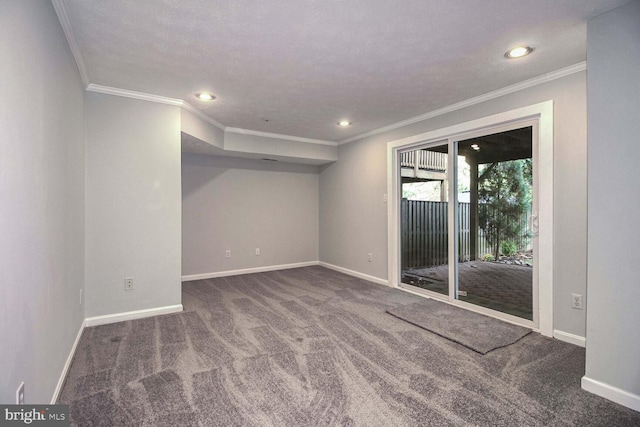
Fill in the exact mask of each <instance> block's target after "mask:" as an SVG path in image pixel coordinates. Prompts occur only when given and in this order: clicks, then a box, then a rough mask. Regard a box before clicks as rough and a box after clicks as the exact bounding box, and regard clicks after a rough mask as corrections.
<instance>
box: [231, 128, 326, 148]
mask: <svg viewBox="0 0 640 427" xmlns="http://www.w3.org/2000/svg"><path fill="white" fill-rule="evenodd" d="M224 131H225V132H230V133H240V134H243V135H253V136H261V137H264V138H275V139H284V140H286V141H295V142H306V143H308V144H320V145H330V146H332V147H337V146H338V143H337V142H334V141H324V140H322V139H312V138H303V137H301V136H291V135H283V134H279V133H269V132H260V131H257V130H250V129H241V128H230V127H228V128H225V130H224Z"/></svg>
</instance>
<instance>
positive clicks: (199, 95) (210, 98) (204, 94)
mask: <svg viewBox="0 0 640 427" xmlns="http://www.w3.org/2000/svg"><path fill="white" fill-rule="evenodd" d="M196 98H198V99H201V100H203V101H213V100H214V99H216V97H215V96H213V95H211V94H210V93H208V92H201V93H196Z"/></svg>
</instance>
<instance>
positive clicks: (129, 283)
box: [124, 277, 133, 291]
mask: <svg viewBox="0 0 640 427" xmlns="http://www.w3.org/2000/svg"><path fill="white" fill-rule="evenodd" d="M124 289H125V290H126V291H130V290H132V289H133V277H125V279H124Z"/></svg>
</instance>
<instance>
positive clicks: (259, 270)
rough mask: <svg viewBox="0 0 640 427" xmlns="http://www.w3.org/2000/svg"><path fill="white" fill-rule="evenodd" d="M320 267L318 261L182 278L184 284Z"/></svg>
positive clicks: (192, 275)
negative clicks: (194, 281)
mask: <svg viewBox="0 0 640 427" xmlns="http://www.w3.org/2000/svg"><path fill="white" fill-rule="evenodd" d="M313 265H318V261H307V262H298V263H295V264H282V265H269V266H266V267H253V268H243V269H241V270H227V271H218V272H215V273H203V274H189V275H187V276H182V281H183V282H189V281H191V280H204V279H215V278H216V277H227V276H238V275H240V274H251V273H264V272H265V271H276V270H288V269H291V268H300V267H310V266H313Z"/></svg>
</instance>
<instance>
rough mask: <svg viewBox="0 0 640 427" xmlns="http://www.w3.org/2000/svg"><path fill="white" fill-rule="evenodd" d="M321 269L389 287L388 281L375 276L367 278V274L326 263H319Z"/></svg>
mask: <svg viewBox="0 0 640 427" xmlns="http://www.w3.org/2000/svg"><path fill="white" fill-rule="evenodd" d="M318 265H320V266H321V267H325V268H329V269H331V270H335V271H339V272H340V273H344V274H348V275H349V276H354V277H357V278H359V279H364V280H368V281H369V282H373V283H377V284H379V285H385V286H389V281H388V280H387V279H381V278H379V277H375V276H369V275H368V274H364V273H360V272H358V271H354V270H349V269H348V268H344V267H338V266H337V265H333V264H329V263H326V262H322V261H320V262H319V263H318Z"/></svg>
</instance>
